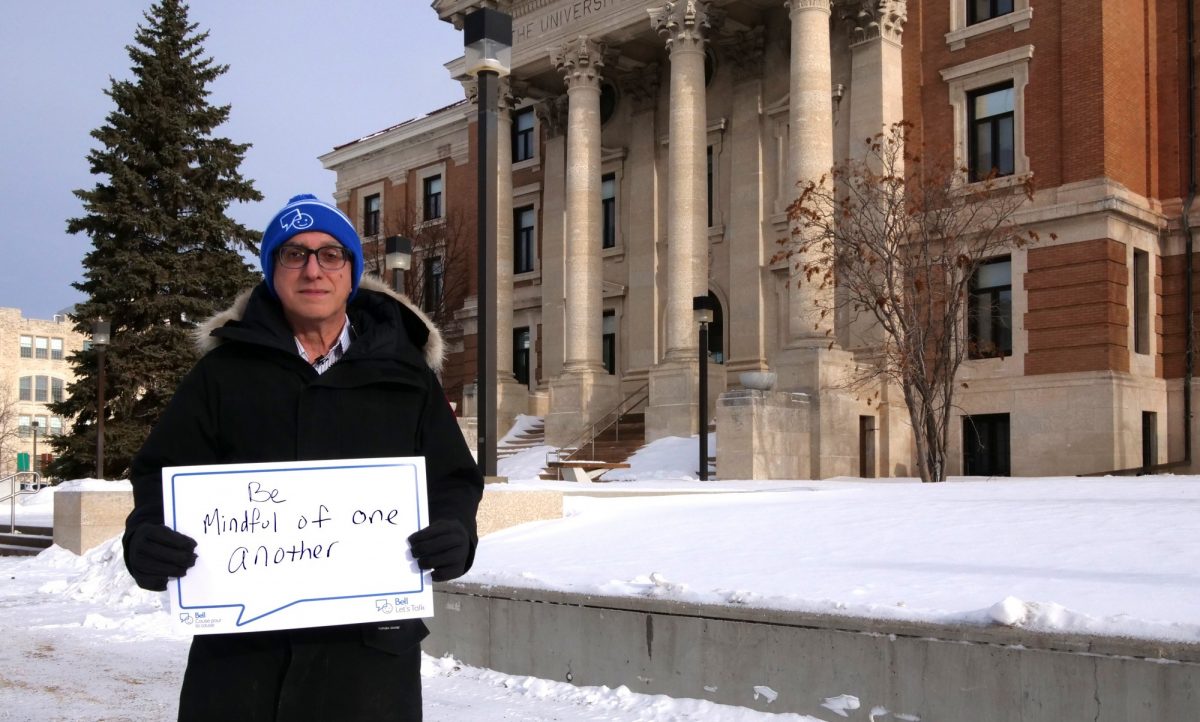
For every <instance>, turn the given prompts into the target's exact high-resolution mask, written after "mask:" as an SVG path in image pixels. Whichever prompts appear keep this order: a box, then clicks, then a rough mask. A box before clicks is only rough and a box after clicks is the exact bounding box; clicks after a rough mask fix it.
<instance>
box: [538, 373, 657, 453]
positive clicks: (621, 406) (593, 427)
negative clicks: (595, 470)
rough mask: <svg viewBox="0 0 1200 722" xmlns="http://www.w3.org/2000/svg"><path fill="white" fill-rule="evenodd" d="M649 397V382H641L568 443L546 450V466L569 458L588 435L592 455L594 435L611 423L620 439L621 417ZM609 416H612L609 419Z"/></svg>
mask: <svg viewBox="0 0 1200 722" xmlns="http://www.w3.org/2000/svg"><path fill="white" fill-rule="evenodd" d="M635 397H636V399H635ZM649 398H650V382H646V383H644V384H642V385H641V386H639V387H638V388H636V389H634V390H633V391H631V392H630V393H629V395H628V396H626V397H625V398H624V399H622V400H621V402H620V403H618V404H617V405H616V406H615V407H613V409H612V411H609V412H608V413H606V414H605V415H603V416H601V417H600V418H599V419H597V420H596V421H594V422H592V423H591V424H590V425H589V426H588V427H587V428H586V429H585V430H584V431H583V433H581V434H579V435H578V436H576V437H575V438H573V439H571V441H570V443H567V444H563V445H562V446H561V447H559V448H557V449H554V450H552V451H549V452H546V466H547V467H549V466H550V464H551V462H555V461H560V462H561V461H566V460H567V459H568V458H570V456H571V455H572V454H574V453H575V452H577V451H579V450H580V449H581V448H583V446H584V441H585V439H588V438H589V437H590V440H591V443H592V455H593V456H595V454H596V437H597V436H599V435H600V434H603V433H604V432H605V431H608V429H609V427H610V426H612V425H613V424H617V440H618V441H620V439H621V426H620V422H621V419H622V418H623V417H624V416H625V414H628V413H629V412H630V411H633V410H634V409H636V408H637V407H638V406H640V405H641V404H642V403H643V402H644V401H646V400H647V399H649ZM631 400H633V403H632V404H630V405H629V406H628V407H627V408H626V404H629V402H630V401H631ZM609 417H612V418H611V419H610V418H609ZM564 451H565V452H567V453H566V455H565V456H564V454H563V452H564Z"/></svg>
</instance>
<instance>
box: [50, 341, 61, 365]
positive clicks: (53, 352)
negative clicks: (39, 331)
mask: <svg viewBox="0 0 1200 722" xmlns="http://www.w3.org/2000/svg"><path fill="white" fill-rule="evenodd" d="M50 359H51V360H52V361H62V359H63V340H62V339H61V338H52V339H50Z"/></svg>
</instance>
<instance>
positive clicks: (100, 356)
mask: <svg viewBox="0 0 1200 722" xmlns="http://www.w3.org/2000/svg"><path fill="white" fill-rule="evenodd" d="M111 329H112V324H110V323H109V322H108V321H105V320H104V319H103V318H99V319H96V322H95V323H93V324H92V348H94V349H96V359H97V366H98V369H97V371H98V383H97V388H96V478H97V479H103V478H104V352H105V351H107V350H108V343H109V332H110V331H111Z"/></svg>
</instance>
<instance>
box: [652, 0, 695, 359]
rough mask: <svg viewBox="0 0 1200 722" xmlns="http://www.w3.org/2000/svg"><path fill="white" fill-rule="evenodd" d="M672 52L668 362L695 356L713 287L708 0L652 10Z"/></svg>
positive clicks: (668, 192) (657, 26) (668, 176)
mask: <svg viewBox="0 0 1200 722" xmlns="http://www.w3.org/2000/svg"><path fill="white" fill-rule="evenodd" d="M649 12H650V17H651V22H652V23H653V25H654V28H655V29H656V30H657V31H658V32H659V34H660V35H663V36H664V37H665V38H666V44H667V50H668V51H669V52H670V55H671V91H670V92H671V103H670V114H671V115H670V121H669V122H670V126H669V133H670V145H669V148H668V151H667V152H668V159H667V198H668V200H667V217H668V218H669V219H670V222H669V223H668V224H667V272H668V274H669V275H668V278H667V319H666V322H667V343H666V357H665V359H666V360H667V361H687V360H689V359H694V358H695V357H696V342H695V338H694V337H695V323H694V322H693V321H692V298H693V297H694V296H700V295H704V294H706V293H707V292H708V248H707V240H708V228H707V226H708V223H707V203H708V200H707V199H708V186H707V182H708V176H707V168H706V163H705V158H706V152H705V149H706V147H707V144H708V122H707V110H706V108H707V104H706V97H705V95H706V89H705V87H704V32H705V30H706V29H707V28H708V27H709V11H708V3H707V2H703V1H697V0H685V1H680V2H667V4H666V5H664V6H662V7H661V8H657V9H653V10H650V11H649Z"/></svg>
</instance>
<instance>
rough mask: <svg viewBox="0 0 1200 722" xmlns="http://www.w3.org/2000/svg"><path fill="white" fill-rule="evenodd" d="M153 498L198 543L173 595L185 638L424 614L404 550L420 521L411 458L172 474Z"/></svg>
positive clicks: (421, 472)
mask: <svg viewBox="0 0 1200 722" xmlns="http://www.w3.org/2000/svg"><path fill="white" fill-rule="evenodd" d="M163 503H164V507H163V508H164V516H165V517H166V523H167V526H170V527H171V528H173V529H175V530H177V531H179V532H182V533H183V534H187V535H188V536H190V537H192V538H193V539H195V540H196V543H197V546H196V555H197V557H198V559H197V561H196V566H194V567H193V568H191V569H190V570H188V573H187V575H185V576H183V577H181V578H179V579H178V580H173V584H172V589H171V592H172V594H171V604H172V613H173V614H174V615H175V618H176V620H178V623H179V624H180V625H183V627H184V628H186V629H188V630H189V631H191V632H192V633H194V634H213V633H218V632H220V633H226V632H248V631H259V630H267V629H291V628H297V627H316V626H326V625H333V624H350V623H353V622H381V623H386V622H389V621H395V620H397V619H408V618H413V617H426V616H430V615H432V614H433V591H432V588H431V587H430V585H429V580H428V578H427V576H426V575H423V574H422V572H421V570H420V569H419V568H418V567H417V566H416V563H415V562H413V560H412V554H411V553H410V552H409V548H408V536H409V535H410V534H412V533H413V532H415V531H417V530H418V529H420V528H422V527H424V526H427V525H428V502H427V498H426V490H425V460H424V459H423V458H421V457H395V458H384V459H341V460H336V461H303V462H288V463H272V464H225V465H216V466H186V467H170V468H166V469H163Z"/></svg>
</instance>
